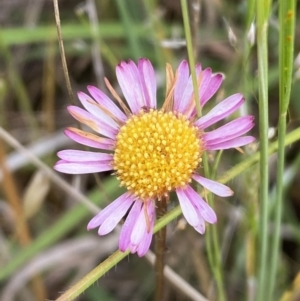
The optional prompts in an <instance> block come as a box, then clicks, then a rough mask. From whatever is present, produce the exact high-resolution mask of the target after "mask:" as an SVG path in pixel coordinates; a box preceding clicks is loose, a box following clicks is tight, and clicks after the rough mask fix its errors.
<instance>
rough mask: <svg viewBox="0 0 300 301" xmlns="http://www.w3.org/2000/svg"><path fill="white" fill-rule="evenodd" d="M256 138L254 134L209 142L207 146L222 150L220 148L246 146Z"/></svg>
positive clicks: (209, 148)
mask: <svg viewBox="0 0 300 301" xmlns="http://www.w3.org/2000/svg"><path fill="white" fill-rule="evenodd" d="M254 140H255V138H254V137H252V136H243V137H238V138H234V139H232V140H229V141H225V142H222V143H216V144H207V145H206V146H205V148H206V149H207V150H220V149H229V148H237V147H241V146H244V145H246V144H249V143H252V142H253V141H254Z"/></svg>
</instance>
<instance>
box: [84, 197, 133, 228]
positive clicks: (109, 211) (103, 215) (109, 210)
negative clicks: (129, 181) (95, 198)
mask: <svg viewBox="0 0 300 301" xmlns="http://www.w3.org/2000/svg"><path fill="white" fill-rule="evenodd" d="M127 199H129V200H130V201H131V202H133V199H132V198H131V195H130V193H129V192H126V193H124V194H122V195H121V196H119V197H118V198H117V199H116V200H114V201H113V202H112V203H110V204H109V205H108V206H106V207H105V208H104V209H102V210H101V211H100V212H99V213H98V214H97V215H96V216H94V217H93V218H92V219H91V220H90V222H89V223H88V225H87V229H88V230H91V229H94V228H96V227H99V226H100V225H101V224H102V223H103V222H104V221H105V220H106V219H107V218H108V217H110V216H111V215H113V214H114V212H115V211H116V210H117V209H118V207H119V206H121V205H122V204H123V203H124V202H125V201H126V200H127Z"/></svg>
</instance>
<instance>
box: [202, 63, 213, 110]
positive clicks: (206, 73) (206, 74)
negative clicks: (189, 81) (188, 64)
mask: <svg viewBox="0 0 300 301" xmlns="http://www.w3.org/2000/svg"><path fill="white" fill-rule="evenodd" d="M211 75H212V71H211V68H206V69H204V70H203V71H202V72H201V74H200V83H199V99H200V103H201V105H202V97H203V94H204V93H205V92H206V90H207V89H208V88H209V84H210V79H211Z"/></svg>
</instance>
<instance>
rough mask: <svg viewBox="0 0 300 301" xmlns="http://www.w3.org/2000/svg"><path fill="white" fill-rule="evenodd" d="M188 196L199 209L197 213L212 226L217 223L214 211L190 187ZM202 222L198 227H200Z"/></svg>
mask: <svg viewBox="0 0 300 301" xmlns="http://www.w3.org/2000/svg"><path fill="white" fill-rule="evenodd" d="M186 194H187V196H188V198H189V199H190V200H191V202H192V203H193V205H194V206H196V207H197V211H198V213H199V214H201V216H202V217H203V218H204V219H205V220H206V221H207V222H208V223H211V224H214V223H216V222H217V216H216V213H215V212H214V210H213V209H212V208H211V207H210V206H209V205H208V204H207V203H206V202H205V201H204V200H203V199H202V198H201V196H200V195H199V194H198V193H197V192H196V191H195V190H194V189H193V188H192V187H190V186H187V188H186ZM199 223H200V221H199V220H198V223H197V225H196V226H198V225H199Z"/></svg>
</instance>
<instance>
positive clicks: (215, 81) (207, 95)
mask: <svg viewBox="0 0 300 301" xmlns="http://www.w3.org/2000/svg"><path fill="white" fill-rule="evenodd" d="M222 81H223V75H222V74H220V73H217V74H215V75H213V76H212V77H211V79H210V82H209V86H208V87H207V89H206V90H205V91H202V94H200V102H201V106H204V105H205V104H206V103H207V102H208V101H209V100H210V99H211V98H212V97H213V96H214V94H215V93H216V92H217V91H218V89H219V88H220V86H221V84H222Z"/></svg>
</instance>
